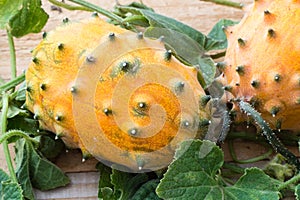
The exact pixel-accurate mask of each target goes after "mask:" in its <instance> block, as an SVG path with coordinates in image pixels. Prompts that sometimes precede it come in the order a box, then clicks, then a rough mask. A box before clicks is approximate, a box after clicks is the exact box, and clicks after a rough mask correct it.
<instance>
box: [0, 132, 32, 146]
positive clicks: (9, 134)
mask: <svg viewBox="0 0 300 200" xmlns="http://www.w3.org/2000/svg"><path fill="white" fill-rule="evenodd" d="M13 136H20V137H22V138H25V139H26V140H28V141H31V142H33V143H35V144H38V141H36V140H35V139H33V138H31V137H30V136H28V134H26V133H25V132H24V131H20V130H10V131H8V132H6V133H4V134H2V135H1V136H0V144H1V143H3V142H4V141H6V140H8V139H9V138H11V137H13Z"/></svg>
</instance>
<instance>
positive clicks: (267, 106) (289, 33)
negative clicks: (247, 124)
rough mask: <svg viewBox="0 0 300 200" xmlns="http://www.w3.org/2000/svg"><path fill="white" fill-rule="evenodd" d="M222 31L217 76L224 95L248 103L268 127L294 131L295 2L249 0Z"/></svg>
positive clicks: (299, 77) (298, 85)
mask: <svg viewBox="0 0 300 200" xmlns="http://www.w3.org/2000/svg"><path fill="white" fill-rule="evenodd" d="M225 32H226V35H227V38H228V49H227V52H226V56H225V59H224V64H225V65H226V66H225V68H224V69H223V74H222V75H221V76H220V77H219V80H220V81H221V82H222V83H223V84H224V85H225V86H227V88H229V92H226V95H227V100H230V99H232V98H240V99H243V100H245V101H248V102H251V103H254V105H255V107H256V109H257V110H258V111H259V112H260V113H261V114H262V117H263V118H264V119H265V120H266V121H267V122H268V123H269V124H270V126H271V127H272V128H273V129H288V130H293V131H299V130H300V123H299V116H300V101H299V100H300V37H299V32H300V3H299V2H298V1H290V0H272V1H271V0H261V1H260V0H259V1H255V3H253V4H252V5H251V6H250V7H249V9H248V11H247V13H246V14H245V16H244V18H243V19H242V20H241V21H240V23H239V24H237V25H235V26H233V27H228V28H226V30H225ZM237 120H238V121H244V120H245V116H242V118H241V116H240V117H238V119H237Z"/></svg>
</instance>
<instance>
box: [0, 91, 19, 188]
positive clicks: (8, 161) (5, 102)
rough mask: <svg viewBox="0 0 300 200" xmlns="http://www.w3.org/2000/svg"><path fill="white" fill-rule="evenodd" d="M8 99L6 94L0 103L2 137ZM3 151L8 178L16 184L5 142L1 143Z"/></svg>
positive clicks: (5, 124)
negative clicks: (1, 103) (1, 104)
mask: <svg viewBox="0 0 300 200" xmlns="http://www.w3.org/2000/svg"><path fill="white" fill-rule="evenodd" d="M8 99H9V96H8V94H6V93H3V94H2V101H3V107H2V115H1V135H3V134H4V133H5V132H6V127H7V112H8ZM2 144H3V151H4V155H5V159H6V163H7V167H8V170H9V173H10V177H11V179H12V180H13V181H14V182H16V183H17V182H18V179H17V177H16V174H15V170H14V167H13V164H12V159H11V156H10V152H9V148H8V142H7V140H5V141H4V142H3V143H2Z"/></svg>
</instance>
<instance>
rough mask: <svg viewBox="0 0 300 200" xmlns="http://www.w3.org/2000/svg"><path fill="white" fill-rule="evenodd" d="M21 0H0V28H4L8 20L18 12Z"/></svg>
mask: <svg viewBox="0 0 300 200" xmlns="http://www.w3.org/2000/svg"><path fill="white" fill-rule="evenodd" d="M21 6H22V0H13V1H12V0H0V13H1V14H0V29H5V28H6V25H7V24H8V22H9V20H10V19H11V18H12V17H13V16H14V15H16V14H17V13H18V10H19V9H20V7H21Z"/></svg>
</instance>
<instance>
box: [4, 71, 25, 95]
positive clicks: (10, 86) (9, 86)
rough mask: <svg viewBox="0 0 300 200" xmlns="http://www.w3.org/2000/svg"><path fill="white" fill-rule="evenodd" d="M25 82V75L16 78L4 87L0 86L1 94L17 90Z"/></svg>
mask: <svg viewBox="0 0 300 200" xmlns="http://www.w3.org/2000/svg"><path fill="white" fill-rule="evenodd" d="M24 80H25V74H21V75H20V76H18V77H15V78H14V79H12V80H10V81H8V82H6V83H4V84H3V85H1V86H0V92H6V91H8V90H10V89H13V88H15V87H16V86H17V85H19V84H20V83H22V82H23V81H24Z"/></svg>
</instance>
